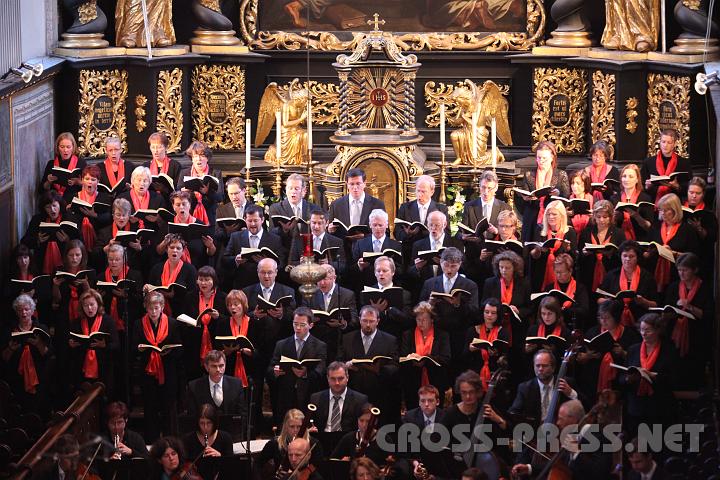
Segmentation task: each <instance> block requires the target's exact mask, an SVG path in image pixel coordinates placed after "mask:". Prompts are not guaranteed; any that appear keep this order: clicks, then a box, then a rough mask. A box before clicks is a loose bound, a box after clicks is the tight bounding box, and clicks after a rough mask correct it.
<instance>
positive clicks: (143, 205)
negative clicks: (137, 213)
mask: <svg viewBox="0 0 720 480" xmlns="http://www.w3.org/2000/svg"><path fill="white" fill-rule="evenodd" d="M130 200H132V204H133V210H145V209H147V208H148V207H149V206H150V192H145V196H144V197H143V198H140V197H139V196H138V194H137V193H135V190H134V189H132V188H131V189H130ZM144 227H145V222H143V221H142V220H140V221H139V222H138V228H144Z"/></svg>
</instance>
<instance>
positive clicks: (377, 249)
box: [373, 238, 382, 253]
mask: <svg viewBox="0 0 720 480" xmlns="http://www.w3.org/2000/svg"><path fill="white" fill-rule="evenodd" d="M381 250H382V245H381V244H380V240H378V239H377V238H376V239H375V240H373V252H375V253H379V252H380V251H381Z"/></svg>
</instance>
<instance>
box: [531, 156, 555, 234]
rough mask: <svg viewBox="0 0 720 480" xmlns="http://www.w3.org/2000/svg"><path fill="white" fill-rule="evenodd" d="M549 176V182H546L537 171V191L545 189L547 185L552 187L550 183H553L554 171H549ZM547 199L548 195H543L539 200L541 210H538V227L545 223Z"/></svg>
mask: <svg viewBox="0 0 720 480" xmlns="http://www.w3.org/2000/svg"><path fill="white" fill-rule="evenodd" d="M548 173H549V175H547V182H544V181H543V180H544V179H540V170H537V171H536V172H535V189H536V190H537V189H538V188H542V187H545V186H547V185H550V182H551V181H552V169H551V170H549V172H548ZM546 199H547V195H543V196H542V197H540V198H538V201H539V202H540V209H539V210H538V216H537V223H538V225H542V223H543V217H544V216H545V200H546Z"/></svg>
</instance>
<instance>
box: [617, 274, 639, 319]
mask: <svg viewBox="0 0 720 480" xmlns="http://www.w3.org/2000/svg"><path fill="white" fill-rule="evenodd" d="M639 284H640V267H635V271H634V272H633V274H632V279H630V286H629V287H628V278H627V276H626V275H625V269H624V268H622V267H621V268H620V289H619V291H621V290H632V291H634V292H637V288H638V285H639ZM631 302H632V299H630V298H623V304H624V306H623V311H622V315H620V323H621V324H622V325H625V326H629V325H635V317H634V316H633V314H632V310H630V303H631Z"/></svg>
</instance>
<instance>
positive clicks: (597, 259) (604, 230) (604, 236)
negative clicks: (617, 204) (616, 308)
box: [578, 200, 625, 292]
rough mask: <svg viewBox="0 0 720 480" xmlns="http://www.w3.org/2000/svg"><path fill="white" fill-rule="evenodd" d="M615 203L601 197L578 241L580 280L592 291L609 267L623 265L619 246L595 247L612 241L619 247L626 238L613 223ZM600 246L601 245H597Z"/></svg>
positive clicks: (598, 284)
mask: <svg viewBox="0 0 720 480" xmlns="http://www.w3.org/2000/svg"><path fill="white" fill-rule="evenodd" d="M612 218H613V205H612V203H610V202H609V201H607V200H599V201H598V202H596V203H595V204H594V205H593V214H592V220H591V221H590V225H588V228H586V229H585V230H583V233H582V234H581V235H580V240H579V241H578V251H579V252H580V258H579V259H578V280H580V282H581V283H582V284H584V285H585V287H587V288H588V289H589V290H590V292H595V290H597V289H598V287H599V286H600V284H601V283H602V281H603V278H605V274H606V273H607V272H609V271H610V270H613V269H615V268H618V267H619V266H620V254H619V253H618V251H617V249H612V248H608V249H603V250H596V249H595V246H596V245H597V246H603V245H608V244H610V243H612V244H613V245H615V246H616V247H618V246H620V244H621V243H622V242H624V241H625V233H624V232H623V231H622V229H621V228H620V227H618V226H616V225H613V223H612ZM598 248H599V247H598Z"/></svg>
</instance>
